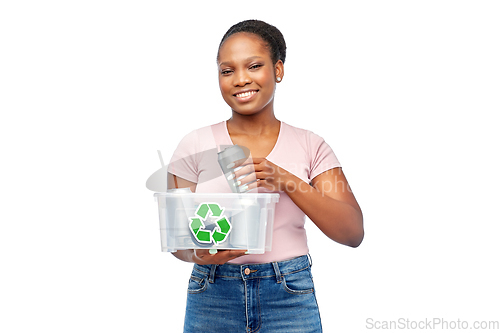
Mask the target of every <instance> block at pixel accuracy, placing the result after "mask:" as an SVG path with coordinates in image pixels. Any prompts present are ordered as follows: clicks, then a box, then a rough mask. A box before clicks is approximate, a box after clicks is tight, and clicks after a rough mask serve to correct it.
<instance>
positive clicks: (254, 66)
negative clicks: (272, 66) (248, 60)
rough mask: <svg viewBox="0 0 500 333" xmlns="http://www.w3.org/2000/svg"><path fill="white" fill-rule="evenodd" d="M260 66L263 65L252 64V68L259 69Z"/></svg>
mask: <svg viewBox="0 0 500 333" xmlns="http://www.w3.org/2000/svg"><path fill="white" fill-rule="evenodd" d="M259 67H262V65H261V64H255V65H252V66H250V69H257V68H259Z"/></svg>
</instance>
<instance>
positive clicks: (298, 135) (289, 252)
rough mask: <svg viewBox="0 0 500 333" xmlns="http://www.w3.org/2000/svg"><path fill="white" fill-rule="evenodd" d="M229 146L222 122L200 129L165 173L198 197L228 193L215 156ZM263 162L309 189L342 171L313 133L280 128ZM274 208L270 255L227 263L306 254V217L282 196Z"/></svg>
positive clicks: (182, 145) (182, 144)
mask: <svg viewBox="0 0 500 333" xmlns="http://www.w3.org/2000/svg"><path fill="white" fill-rule="evenodd" d="M230 145H233V143H232V141H231V137H230V136H229V132H228V130H227V124H226V121H222V122H220V123H217V124H214V125H211V126H206V127H202V128H200V129H197V130H194V131H192V132H191V133H189V134H188V135H186V136H185V137H184V138H183V139H182V140H181V142H180V143H179V145H178V147H177V149H176V150H175V151H174V154H173V156H172V159H171V162H170V164H169V166H168V172H170V173H172V174H174V175H176V176H178V177H181V178H184V179H187V180H189V181H191V182H194V183H197V186H196V193H230V192H231V189H230V188H229V185H228V183H227V180H226V178H225V177H224V175H223V173H222V170H221V168H220V166H219V163H218V161H217V153H218V152H219V151H222V150H224V149H225V148H226V147H227V146H230ZM266 159H267V160H269V161H270V162H272V163H274V164H276V165H277V166H279V167H280V168H283V169H285V170H287V171H288V172H291V173H293V174H294V175H295V176H297V177H299V178H300V179H302V180H303V181H304V182H306V183H307V184H309V183H310V182H311V180H312V179H313V178H314V177H316V176H317V175H319V174H321V173H323V172H325V171H327V170H329V169H332V168H337V167H340V163H339V161H338V160H337V157H336V156H335V154H334V153H333V150H332V149H331V148H330V146H329V145H328V144H327V143H326V142H325V141H324V140H323V138H321V137H320V136H319V135H316V134H314V133H313V132H311V131H308V130H304V129H300V128H297V127H294V126H290V125H288V124H286V123H284V122H281V126H280V132H279V135H278V140H277V141H276V144H275V146H274V148H273V150H272V151H271V152H270V153H269V155H268V156H267V157H266ZM279 194H280V198H279V202H278V203H277V205H276V211H275V218H274V230H273V242H272V251H269V252H266V253H264V254H249V255H245V256H242V257H239V258H237V259H234V260H232V261H230V262H231V263H237V264H246V263H264V262H272V261H281V260H287V259H290V258H294V257H297V256H300V255H304V254H307V253H308V252H309V249H308V247H307V237H306V231H305V229H304V223H305V214H304V213H303V212H302V210H301V209H300V208H299V207H298V206H297V205H295V203H294V202H293V201H292V200H291V199H290V197H289V196H288V195H287V194H286V193H285V192H279Z"/></svg>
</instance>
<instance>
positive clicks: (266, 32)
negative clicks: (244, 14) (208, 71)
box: [217, 20, 286, 64]
mask: <svg viewBox="0 0 500 333" xmlns="http://www.w3.org/2000/svg"><path fill="white" fill-rule="evenodd" d="M238 32H247V33H251V34H255V35H257V36H259V37H260V38H261V39H262V40H263V41H264V42H265V43H266V44H267V48H268V49H269V52H270V54H271V59H272V61H273V64H276V62H277V61H278V60H281V61H282V62H283V63H285V57H286V43H285V38H283V35H282V34H281V32H280V31H279V30H278V28H276V27H275V26H273V25H270V24H268V23H266V22H263V21H259V20H246V21H242V22H239V23H236V24H235V25H233V26H232V27H231V28H229V30H228V31H227V32H226V34H225V35H224V37H222V40H221V42H220V44H219V50H220V48H221V46H222V44H224V42H225V41H226V39H228V38H229V37H230V36H232V35H234V34H236V33H238ZM217 59H219V51H217Z"/></svg>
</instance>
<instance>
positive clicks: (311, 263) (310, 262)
mask: <svg viewBox="0 0 500 333" xmlns="http://www.w3.org/2000/svg"><path fill="white" fill-rule="evenodd" d="M307 258H308V259H309V266H310V267H312V265H313V260H312V257H311V254H309V253H308V254H307Z"/></svg>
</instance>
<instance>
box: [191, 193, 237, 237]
mask: <svg viewBox="0 0 500 333" xmlns="http://www.w3.org/2000/svg"><path fill="white" fill-rule="evenodd" d="M223 212H224V207H221V206H219V204H218V203H213V202H203V203H201V204H200V205H199V206H198V209H196V217H190V218H189V219H190V220H191V222H190V223H189V229H190V230H191V232H192V233H193V235H194V237H195V238H196V240H197V241H198V242H200V243H212V242H214V243H215V245H218V244H219V243H222V242H224V241H225V240H226V238H227V236H228V235H229V233H230V232H231V229H232V226H231V223H229V221H228V220H227V219H226V217H225V216H223ZM208 218H217V222H215V224H216V226H215V228H214V229H213V230H212V231H210V230H205V223H204V221H206V220H207V219H208Z"/></svg>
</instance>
